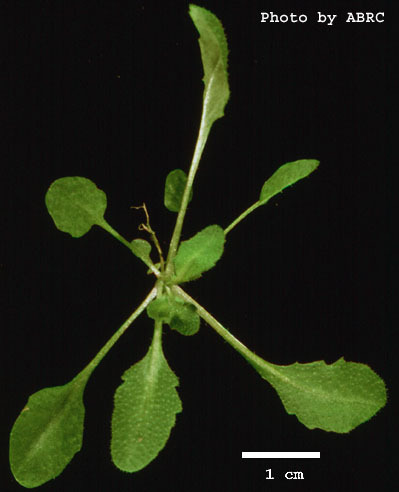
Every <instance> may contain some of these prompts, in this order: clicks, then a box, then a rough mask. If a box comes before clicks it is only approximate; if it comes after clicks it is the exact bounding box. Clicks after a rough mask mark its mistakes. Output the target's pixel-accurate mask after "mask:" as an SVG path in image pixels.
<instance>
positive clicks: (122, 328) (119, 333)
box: [80, 287, 157, 376]
mask: <svg viewBox="0 0 399 492" xmlns="http://www.w3.org/2000/svg"><path fill="white" fill-rule="evenodd" d="M156 295H157V288H156V287H154V288H153V289H152V290H151V291H150V293H149V294H148V295H147V297H146V298H145V299H144V301H143V302H142V303H141V304H140V306H139V307H138V308H137V309H136V310H135V311H133V313H132V314H131V315H130V316H129V317H128V318H127V320H126V321H125V322H124V323H123V324H122V325H121V326H120V328H119V329H118V330H117V331H116V332H115V333H114V334H113V335H112V337H111V338H110V339H109V340H108V342H107V343H106V344H105V345H104V346H103V347H102V348H101V350H100V351H99V352H98V354H97V355H96V356H95V357H94V359H93V360H92V361H91V362H89V364H87V366H86V367H85V368H84V369H83V371H82V372H81V373H80V375H81V374H82V373H86V375H87V376H88V375H90V374H91V373H92V372H93V370H94V369H95V368H96V367H97V365H98V364H99V363H100V362H101V360H102V359H103V358H104V357H105V355H106V354H107V353H108V352H109V351H110V350H111V348H112V347H113V346H114V345H115V343H116V342H117V341H118V340H119V338H120V337H121V336H122V335H123V334H124V333H125V331H126V330H127V329H128V328H129V326H130V325H131V324H132V323H133V321H134V320H135V319H136V318H138V317H139V316H140V314H141V313H142V312H143V311H144V310H145V309H146V307H147V306H148V304H149V303H150V302H151V301H152V300H153V299H154V298H155V297H156ZM87 373H88V374H87Z"/></svg>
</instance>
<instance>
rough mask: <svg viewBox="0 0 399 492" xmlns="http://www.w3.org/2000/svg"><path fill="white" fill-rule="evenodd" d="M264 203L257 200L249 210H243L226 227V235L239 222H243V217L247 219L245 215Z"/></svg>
mask: <svg viewBox="0 0 399 492" xmlns="http://www.w3.org/2000/svg"><path fill="white" fill-rule="evenodd" d="M263 203H264V202H260V201H257V202H255V203H254V204H253V205H251V206H250V207H249V208H247V210H245V212H243V213H242V214H241V215H239V216H238V217H237V218H236V219H235V220H233V222H232V223H231V224H230V225H229V226H228V227H226V229H225V230H224V235H225V236H226V235H227V233H229V232H230V231H231V230H232V229H233V228H234V227H235V226H236V225H237V224H238V223H239V222H241V221H242V220H243V219H245V217H246V216H247V215H249V214H250V213H251V212H253V211H254V210H256V209H257V208H258V207H260V206H261V205H263Z"/></svg>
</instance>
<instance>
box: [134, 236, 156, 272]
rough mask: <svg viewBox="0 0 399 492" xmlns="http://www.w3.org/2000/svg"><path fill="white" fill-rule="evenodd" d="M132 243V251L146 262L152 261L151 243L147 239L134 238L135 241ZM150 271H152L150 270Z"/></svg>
mask: <svg viewBox="0 0 399 492" xmlns="http://www.w3.org/2000/svg"><path fill="white" fill-rule="evenodd" d="M130 245H131V250H132V252H133V253H134V254H135V255H136V256H137V257H138V258H140V259H141V260H143V261H144V263H146V264H148V263H152V261H151V258H150V253H151V244H150V243H149V242H148V241H146V240H145V239H133V241H132V242H131V243H130ZM150 273H152V272H151V271H150Z"/></svg>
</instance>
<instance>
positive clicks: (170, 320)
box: [147, 294, 200, 336]
mask: <svg viewBox="0 0 399 492" xmlns="http://www.w3.org/2000/svg"><path fill="white" fill-rule="evenodd" d="M147 314H148V316H149V317H150V318H151V319H153V320H156V321H162V322H163V323H166V324H168V325H169V326H170V328H172V330H176V331H178V332H179V333H180V334H181V335H185V336H191V335H195V334H196V333H197V332H198V330H199V328H200V317H199V315H198V313H197V310H196V308H195V307H194V306H193V305H192V304H189V303H188V302H185V301H184V300H183V299H181V298H180V297H178V296H174V295H173V294H170V295H169V294H165V295H162V296H159V297H157V298H156V299H154V300H153V301H152V302H151V304H149V305H148V306H147Z"/></svg>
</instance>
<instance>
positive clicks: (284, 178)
mask: <svg viewBox="0 0 399 492" xmlns="http://www.w3.org/2000/svg"><path fill="white" fill-rule="evenodd" d="M318 165H319V161H316V160H315V159H301V160H299V161H294V162H288V163H287V164H284V165H283V166H280V167H279V168H278V169H277V171H276V172H275V173H274V174H272V176H271V177H270V178H269V179H268V180H267V181H266V182H265V183H264V185H263V186H262V190H261V192H260V197H259V201H260V202H262V203H261V204H264V203H266V202H267V201H268V200H270V198H272V197H273V196H274V195H277V193H280V192H281V191H283V189H284V188H286V187H287V186H290V185H293V184H294V183H296V182H297V181H299V180H300V179H302V178H305V177H306V176H308V175H309V174H310V173H312V172H313V171H314V170H315V169H316V168H317V167H318Z"/></svg>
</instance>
